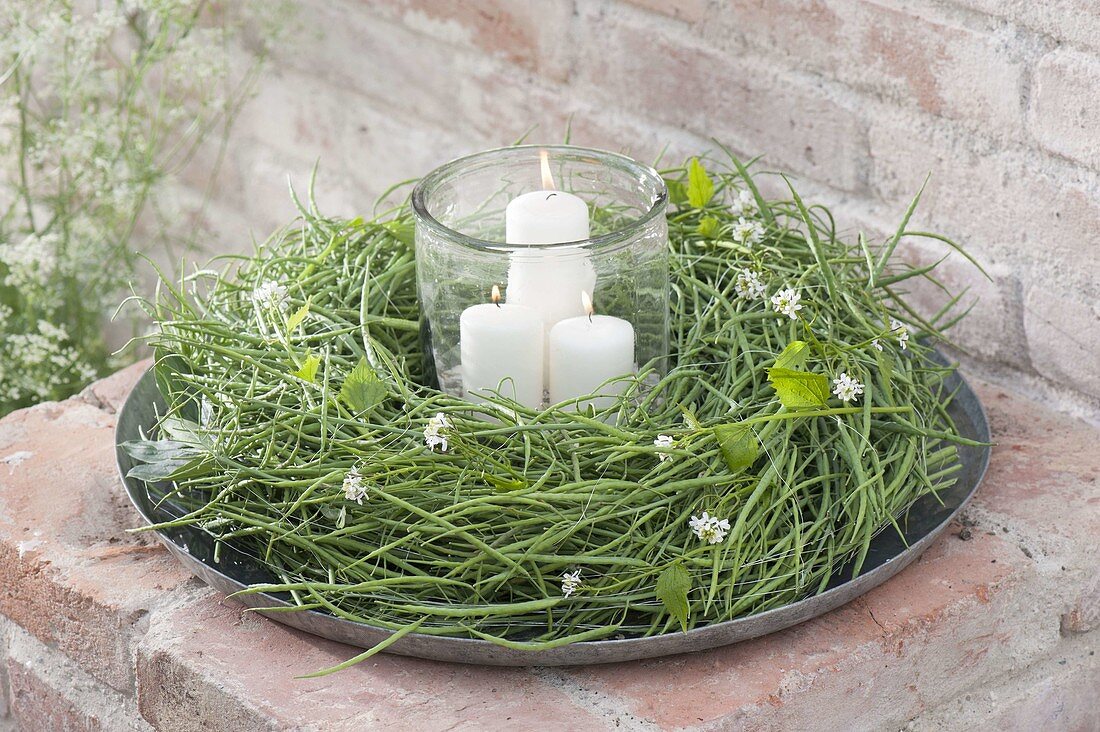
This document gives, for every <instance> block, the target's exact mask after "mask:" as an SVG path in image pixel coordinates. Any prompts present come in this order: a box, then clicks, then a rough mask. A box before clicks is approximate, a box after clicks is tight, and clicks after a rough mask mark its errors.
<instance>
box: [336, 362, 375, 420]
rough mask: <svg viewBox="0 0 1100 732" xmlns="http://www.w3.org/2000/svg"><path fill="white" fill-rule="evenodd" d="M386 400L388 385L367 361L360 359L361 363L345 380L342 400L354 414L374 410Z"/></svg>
mask: <svg viewBox="0 0 1100 732" xmlns="http://www.w3.org/2000/svg"><path fill="white" fill-rule="evenodd" d="M385 398H386V385H385V384H384V383H383V382H382V380H381V379H379V378H378V374H376V373H374V369H372V368H371V367H370V364H368V363H367V359H365V358H360V359H359V363H357V364H356V365H355V368H353V369H352V370H351V373H350V374H348V377H347V378H346V379H344V385H343V386H342V387H341V388H340V399H341V400H342V401H343V402H344V404H347V405H348V406H349V407H351V409H352V411H354V412H365V411H367V410H368V409H374V408H375V407H376V406H378V405H379V404H380V403H381V402H382V400H383V399H385Z"/></svg>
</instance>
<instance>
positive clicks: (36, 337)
mask: <svg viewBox="0 0 1100 732" xmlns="http://www.w3.org/2000/svg"><path fill="white" fill-rule="evenodd" d="M12 315H13V313H12V310H11V308H9V307H6V306H3V305H0V404H2V403H5V402H6V403H10V404H12V405H15V406H19V405H24V404H32V403H34V402H38V401H42V400H44V399H53V398H56V397H59V396H62V394H63V392H65V391H66V390H67V389H70V388H73V387H75V386H79V385H81V384H83V383H85V382H87V381H90V380H91V379H93V378H95V375H96V374H95V370H94V369H93V368H92V367H91V366H90V365H88V364H87V363H86V362H85V361H84V360H83V359H81V357H80V354H79V353H77V351H76V349H75V348H73V347H72V345H71V344H70V343H69V336H68V333H66V331H65V330H64V329H63V328H59V327H57V326H55V325H53V324H51V323H49V322H47V321H45V320H39V321H38V322H37V323H36V324H35V326H34V329H33V330H31V329H26V330H24V329H23V328H21V327H19V324H17V323H14V322H12Z"/></svg>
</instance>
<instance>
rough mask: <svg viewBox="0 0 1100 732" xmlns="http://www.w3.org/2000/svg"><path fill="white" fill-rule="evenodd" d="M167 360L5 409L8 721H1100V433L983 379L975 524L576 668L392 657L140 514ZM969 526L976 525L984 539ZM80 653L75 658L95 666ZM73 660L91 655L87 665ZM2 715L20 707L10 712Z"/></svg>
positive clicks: (610, 724) (948, 725) (192, 726)
mask: <svg viewBox="0 0 1100 732" xmlns="http://www.w3.org/2000/svg"><path fill="white" fill-rule="evenodd" d="M144 368H145V364H138V365H136V366H133V367H131V368H129V369H126V370H124V371H122V372H119V373H118V374H116V375H114V376H112V377H110V378H108V379H105V380H103V381H101V382H98V383H97V384H94V385H92V386H91V387H89V388H88V389H87V390H85V392H83V393H82V394H81V395H80V396H78V397H74V398H73V399H70V400H68V401H66V402H62V403H50V404H43V405H39V406H37V407H33V408H31V409H28V410H24V411H21V412H18V413H15V414H12V415H9V416H8V417H7V418H5V419H4V420H2V421H0V461H3V460H4V459H5V458H7V457H9V456H12V455H15V456H17V457H16V458H14V459H11V460H8V461H7V462H6V463H4V464H3V465H0V587H2V588H3V590H2V591H0V615H3V616H4V617H3V618H2V619H0V631H2V632H0V637H2V647H0V653H2V655H3V657H4V659H5V663H4V664H3V669H4V673H3V676H4V678H3V679H0V681H2V682H3V687H4V688H3V692H4V693H3V701H2V702H0V712H2V715H3V719H5V720H7V723H8V724H15V725H17V726H20V727H23V728H27V729H32V728H36V727H41V725H43V724H46V725H52V726H58V725H62V726H65V727H67V728H72V729H149V728H150V727H153V728H156V729H163V730H211V729H213V730H219V729H227V730H228V729H242V728H248V729H276V728H280V729H281V728H296V729H326V730H340V729H348V730H351V729H364V728H379V729H418V730H424V729H448V728H451V727H453V726H454V725H455V724H456V723H457V724H459V725H462V724H465V725H466V726H468V727H471V728H486V727H488V728H494V727H501V726H507V727H509V728H512V729H521V730H522V729H545V728H546V726H547V724H548V723H549V724H553V725H555V726H558V727H561V728H565V729H586V730H587V729H613V728H626V729H710V728H715V727H720V728H729V727H739V726H746V727H751V728H756V727H762V728H787V727H791V728H795V727H806V726H813V727H817V728H834V727H835V728H842V727H843V728H853V727H855V728H883V727H893V728H898V727H902V726H907V727H908V728H910V729H965V728H969V727H973V726H976V725H991V726H999V727H1010V728H1013V727H1015V728H1040V727H1044V728H1050V727H1055V728H1066V727H1075V726H1076V727H1081V728H1089V727H1097V726H1100V709H1097V707H1096V705H1095V703H1094V701H1093V699H1094V695H1095V689H1096V688H1097V687H1100V658H1098V657H1097V655H1096V651H1097V650H1100V633H1097V632H1095V629H1096V627H1097V626H1098V625H1100V611H1098V610H1097V608H1098V607H1100V571H1098V570H1097V567H1098V565H1100V562H1098V561H1097V560H1098V549H1097V545H1096V542H1095V538H1094V537H1096V536H1098V535H1100V495H1098V491H1097V486H1096V481H1097V477H1098V472H1100V468H1098V466H1097V465H1096V463H1095V460H1094V459H1092V458H1090V457H1089V456H1090V454H1092V451H1094V449H1095V445H1096V443H1097V441H1098V440H1097V438H1098V437H1100V432H1098V431H1097V430H1096V429H1095V428H1092V427H1089V426H1087V425H1085V424H1084V423H1082V422H1078V421H1076V420H1073V419H1071V418H1068V417H1065V416H1062V415H1058V414H1055V413H1052V412H1050V411H1048V410H1046V409H1044V408H1043V407H1041V406H1040V405H1037V404H1035V403H1032V402H1028V401H1027V400H1025V399H1023V398H1021V397H1018V396H1014V395H1010V394H1008V393H1006V392H1004V391H1001V390H998V389H995V388H991V387H989V386H986V385H981V384H978V385H977V388H978V390H979V393H980V394H981V395H982V397H983V399H984V401H985V403H986V406H987V408H988V411H989V415H990V421H991V426H992V429H993V432H994V435H995V439H996V440H997V442H998V446H997V447H996V448H995V449H994V454H993V460H992V463H991V466H990V471H989V474H988V476H987V478H986V483H985V485H984V486H983V488H982V490H981V491H980V492H979V494H978V496H977V497H976V499H975V501H974V503H973V504H972V506H971V508H970V509H969V510H968V511H967V515H966V524H968V525H966V526H962V525H959V526H956V527H954V528H953V529H952V530H951V531H949V532H948V533H947V534H946V535H945V536H944V537H943V538H941V539H940V540H939V541H938V542H937V543H936V544H935V545H934V546H933V547H932V548H930V549H929V550H928V551H927V552H926V553H925V555H924V556H923V557H922V558H921V559H920V560H919V561H918V562H916V563H915V564H914V565H913V566H911V567H910V568H909V569H907V570H905V571H904V572H902V573H901V574H899V575H898V576H897V577H896V578H894V579H893V580H891V581H890V582H888V583H886V584H885V585H883V586H881V587H879V588H877V589H875V590H874V591H872V592H870V593H868V594H867V595H865V596H864V597H862V598H860V599H859V600H857V601H855V602H852V603H850V604H848V605H846V606H844V607H842V608H840V609H838V610H836V611H834V612H832V613H829V614H827V615H825V616H823V617H821V618H817V619H815V620H813V621H810V622H808V623H805V624H803V625H800V626H798V627H795V628H791V629H789V630H787V631H783V632H781V633H777V634H775V635H772V636H768V637H765V638H760V639H757V640H753V641H749V642H746V643H742V644H738V645H734V646H729V647H726V648H720V649H715V650H713V651H708V652H706V653H699V654H694V655H691V656H678V657H672V658H667V659H657V660H653V661H641V662H634V663H626V664H619V665H608V666H598V667H587V668H564V669H503V668H478V667H469V666H460V665H452V664H442V663H434V662H429V661H421V660H417V659H407V658H399V657H392V656H380V657H376V658H374V659H371V660H370V661H368V662H367V663H364V664H362V665H360V666H359V667H356V668H354V669H352V670H350V671H348V672H345V673H343V674H338V675H336V676H332V677H327V678H324V679H318V680H311V681H302V680H295V679H294V676H296V675H298V674H301V673H303V672H307V671H311V670H314V669H317V668H321V667H324V666H327V665H331V664H333V663H336V662H338V661H340V660H343V659H345V658H347V657H348V656H349V655H351V654H352V653H353V652H354V651H353V649H350V648H348V647H346V646H341V645H339V644H336V643H331V642H328V641H323V640H320V639H317V638H313V637H310V636H308V635H305V634H303V633H300V632H297V631H294V630H291V629H288V628H285V627H282V626H279V625H277V624H275V623H273V622H270V621H268V620H266V619H263V618H259V617H255V616H253V615H251V614H247V613H244V612H243V607H242V606H240V605H239V604H237V603H235V602H233V601H229V600H226V599H225V598H223V597H221V596H219V595H217V594H216V593H214V592H213V591H211V590H209V589H208V588H206V587H203V586H201V585H200V584H199V583H198V582H197V581H196V580H194V579H192V578H190V577H189V576H188V575H187V573H186V572H184V571H183V570H182V569H181V568H180V567H179V566H177V565H176V564H175V563H174V562H173V561H172V560H171V558H170V557H169V556H168V554H167V553H166V552H165V551H164V550H163V549H162V548H160V547H159V545H157V544H156V543H155V540H152V539H151V538H150V537H148V536H143V535H131V534H127V533H126V531H125V530H126V529H127V528H129V527H131V526H133V525H134V524H135V523H136V516H135V515H134V514H133V512H132V509H131V508H130V507H129V505H128V503H127V501H126V499H125V496H124V494H123V491H122V488H121V485H120V484H119V482H118V480H117V477H116V475H115V467H114V448H113V427H114V415H115V413H116V412H117V410H118V408H119V407H120V405H121V403H122V401H123V400H124V398H125V395H126V393H127V392H128V390H129V388H130V386H131V385H132V383H133V382H134V381H135V380H136V378H137V377H138V376H139V375H140V374H141V372H142V371H143V369H144ZM964 537H965V540H964ZM74 669H75V671H74ZM66 670H69V671H68V672H67V671H66ZM2 726H3V723H2V722H0V727H2Z"/></svg>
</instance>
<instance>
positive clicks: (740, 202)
mask: <svg viewBox="0 0 1100 732" xmlns="http://www.w3.org/2000/svg"><path fill="white" fill-rule="evenodd" d="M730 210H731V211H732V212H733V214H734V215H735V216H754V215H756V212H757V208H756V196H754V195H752V191H750V190H748V189H745V190H743V191H740V192H739V193H738V194H737V198H735V199H734V201H733V203H732V204H730Z"/></svg>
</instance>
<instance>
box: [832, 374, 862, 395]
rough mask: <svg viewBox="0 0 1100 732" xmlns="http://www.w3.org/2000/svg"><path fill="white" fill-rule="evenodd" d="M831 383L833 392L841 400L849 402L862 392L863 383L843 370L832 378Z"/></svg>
mask: <svg viewBox="0 0 1100 732" xmlns="http://www.w3.org/2000/svg"><path fill="white" fill-rule="evenodd" d="M833 384H834V387H833V393H834V394H836V396H837V398H838V399H840V401H842V402H850V401H852V400H853V399H855V398H856V397H857V396H859V395H860V394H862V393H863V384H861V383H859V382H858V381H856V380H855V379H853V378H852V377H851V376H849V375H848V374H847V373H845V372H843V371H841V372H840V376H838V377H837V378H835V379H833Z"/></svg>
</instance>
